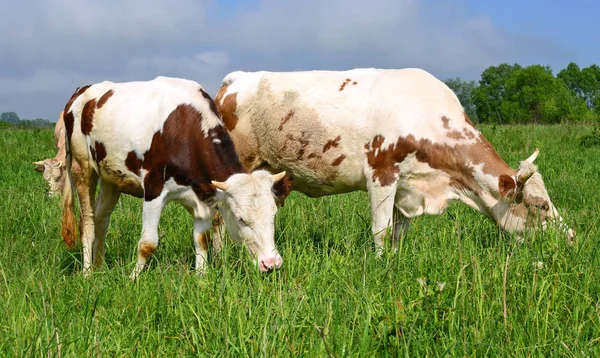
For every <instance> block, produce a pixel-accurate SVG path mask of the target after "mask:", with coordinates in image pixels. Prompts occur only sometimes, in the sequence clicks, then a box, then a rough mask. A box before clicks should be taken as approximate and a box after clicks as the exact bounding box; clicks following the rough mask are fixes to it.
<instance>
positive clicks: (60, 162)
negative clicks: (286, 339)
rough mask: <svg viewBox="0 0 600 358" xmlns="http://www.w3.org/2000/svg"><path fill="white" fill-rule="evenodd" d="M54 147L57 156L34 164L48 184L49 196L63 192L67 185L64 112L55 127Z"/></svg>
mask: <svg viewBox="0 0 600 358" xmlns="http://www.w3.org/2000/svg"><path fill="white" fill-rule="evenodd" d="M54 145H55V146H56V155H55V156H54V158H47V159H44V160H40V161H38V162H34V163H33V164H34V165H35V170H36V171H38V172H40V173H42V175H43V177H44V180H45V181H46V182H47V183H48V194H49V195H50V196H56V195H58V194H59V193H61V192H62V190H63V185H64V184H65V175H64V173H65V122H64V120H63V112H60V114H59V116H58V121H57V122H56V125H55V126H54Z"/></svg>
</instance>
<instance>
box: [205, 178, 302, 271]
mask: <svg viewBox="0 0 600 358" xmlns="http://www.w3.org/2000/svg"><path fill="white" fill-rule="evenodd" d="M286 181H289V177H288V176H286V173H285V172H281V173H279V174H274V175H273V174H271V173H269V172H268V171H266V170H257V171H254V172H252V173H251V174H234V175H232V176H231V177H229V178H228V179H227V180H226V181H224V182H217V181H213V182H212V184H213V185H214V186H215V187H216V188H217V195H216V197H217V201H218V208H219V211H220V212H221V214H222V215H223V218H224V220H225V226H227V230H229V232H230V234H231V237H232V238H233V240H234V241H237V242H242V243H244V244H245V245H246V247H247V248H248V250H249V251H250V253H251V255H252V256H253V261H254V263H255V264H257V265H258V268H259V269H260V270H261V271H263V272H267V271H271V270H273V269H275V268H280V267H281V265H282V264H283V260H282V258H281V255H279V252H277V248H276V247H275V237H274V236H275V213H276V212H277V205H276V199H278V200H279V202H283V199H285V197H286V196H287V195H288V194H289V191H290V190H289V189H291V186H290V185H278V184H281V183H280V182H286ZM281 188H282V189H283V190H280V189H281Z"/></svg>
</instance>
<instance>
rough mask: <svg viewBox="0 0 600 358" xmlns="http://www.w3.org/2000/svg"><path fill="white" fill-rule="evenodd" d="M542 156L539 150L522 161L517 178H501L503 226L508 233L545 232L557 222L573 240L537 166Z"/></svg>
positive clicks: (500, 216) (571, 231)
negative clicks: (551, 199)
mask: <svg viewBox="0 0 600 358" xmlns="http://www.w3.org/2000/svg"><path fill="white" fill-rule="evenodd" d="M538 153H539V151H538V150H537V149H536V150H535V152H534V153H533V154H532V155H531V156H530V157H529V158H527V159H526V160H524V161H522V162H521V164H520V165H519V169H518V170H517V173H516V175H515V176H514V177H512V176H510V175H506V174H502V175H501V176H500V177H499V181H498V186H499V190H500V195H501V198H500V201H499V203H498V211H499V214H500V215H498V217H499V218H500V221H499V223H500V225H501V226H502V227H503V228H504V229H505V230H506V231H508V232H512V233H517V234H521V233H522V232H523V231H525V230H527V229H535V228H541V229H542V230H545V229H546V228H547V227H548V225H549V224H551V223H556V224H558V227H559V228H560V229H561V230H562V231H564V232H565V233H566V234H567V236H568V237H569V239H572V238H573V237H574V236H575V232H574V231H573V229H571V228H569V227H568V226H567V224H565V223H564V222H563V218H562V217H561V216H560V214H559V213H558V210H557V209H556V207H555V206H554V204H552V201H550V196H549V195H548V191H547V190H546V186H545V185H544V180H543V179H542V175H541V174H540V173H539V172H538V170H537V167H536V166H535V164H533V161H534V160H535V158H536V157H537V155H538Z"/></svg>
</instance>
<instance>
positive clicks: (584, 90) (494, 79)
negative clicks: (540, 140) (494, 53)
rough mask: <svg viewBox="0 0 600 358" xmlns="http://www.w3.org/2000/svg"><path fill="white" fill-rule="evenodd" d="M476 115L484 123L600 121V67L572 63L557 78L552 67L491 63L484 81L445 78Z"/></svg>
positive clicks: (467, 110)
mask: <svg viewBox="0 0 600 358" xmlns="http://www.w3.org/2000/svg"><path fill="white" fill-rule="evenodd" d="M444 82H445V83H446V84H447V85H448V87H450V88H451V89H452V90H453V91H454V92H455V93H456V95H457V97H458V98H459V100H460V101H461V103H462V105H463V107H464V108H465V112H466V113H467V114H468V115H469V117H471V119H473V120H475V121H477V122H481V123H497V124H515V123H537V124H552V123H565V122H582V121H595V122H598V121H600V66H598V65H596V64H593V65H591V66H589V67H585V68H579V66H578V65H577V64H575V63H570V64H569V65H568V66H567V67H566V68H565V69H563V70H561V71H560V72H559V73H558V74H557V75H556V76H554V75H553V74H552V70H551V69H550V67H548V66H542V65H531V66H527V67H522V66H520V65H518V64H514V65H509V64H506V63H503V64H500V65H498V66H490V67H488V68H487V69H485V70H484V71H483V73H482V74H481V79H480V80H479V82H476V81H463V80H461V79H460V78H450V79H447V80H446V81H444Z"/></svg>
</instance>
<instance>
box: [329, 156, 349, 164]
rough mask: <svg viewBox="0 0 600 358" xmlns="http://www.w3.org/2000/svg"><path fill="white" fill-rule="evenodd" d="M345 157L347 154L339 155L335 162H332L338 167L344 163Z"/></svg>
mask: <svg viewBox="0 0 600 358" xmlns="http://www.w3.org/2000/svg"><path fill="white" fill-rule="evenodd" d="M344 159H346V156H345V155H344V154H342V155H340V156H339V157H337V158H336V159H335V160H334V161H333V163H331V165H333V166H334V167H337V166H338V165H340V164H342V161H344Z"/></svg>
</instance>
